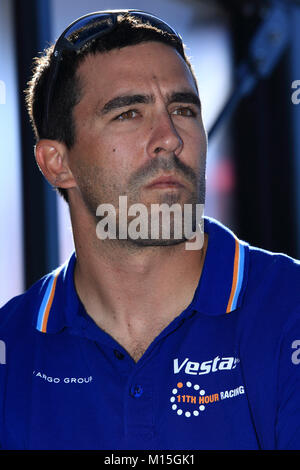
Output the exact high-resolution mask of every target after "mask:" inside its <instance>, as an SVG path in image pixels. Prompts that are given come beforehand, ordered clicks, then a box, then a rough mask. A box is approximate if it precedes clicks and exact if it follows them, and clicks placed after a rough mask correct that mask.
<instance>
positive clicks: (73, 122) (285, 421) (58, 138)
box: [0, 11, 300, 449]
mask: <svg viewBox="0 0 300 470" xmlns="http://www.w3.org/2000/svg"><path fill="white" fill-rule="evenodd" d="M27 103H28V108H29V113H30V116H31V119H32V122H33V126H34V129H35V132H36V136H37V145H36V149H35V155H36V160H37V163H38V165H39V167H40V169H41V171H42V172H43V174H44V176H45V177H46V179H47V180H48V181H49V182H50V184H52V185H53V186H55V187H57V188H59V191H60V192H61V194H62V195H63V196H64V197H65V199H66V200H67V201H68V204H69V208H70V214H71V221H72V227H73V234H74V243H75V252H76V254H75V253H74V254H73V255H72V256H71V258H70V260H68V261H67V262H66V263H65V265H63V266H62V267H61V268H58V269H57V270H56V271H54V272H53V273H50V274H49V275H47V276H45V277H44V278H43V279H41V280H40V281H38V282H37V283H36V284H35V285H34V286H33V287H32V288H31V289H29V291H28V292H26V293H25V294H23V295H21V296H19V297H17V298H14V299H12V300H11V301H10V302H9V303H8V304H7V305H6V306H4V307H3V309H1V311H0V338H1V340H2V341H3V344H5V347H6V361H5V362H6V363H5V364H2V365H1V366H0V374H1V375H0V386H1V388H0V390H1V395H0V407H1V415H0V417H1V418H0V442H1V446H2V448H4V449H296V448H299V446H300V425H299V422H300V406H299V404H300V403H299V400H300V399H299V393H298V392H299V384H300V366H299V365H298V363H299V362H300V354H298V353H299V345H300V316H299V314H300V306H299V305H300V302H299V301H300V294H299V281H300V267H299V263H298V262H297V261H295V260H293V259H291V258H289V257H288V256H285V255H281V254H272V253H269V252H266V251H263V250H260V249H256V248H253V247H250V246H249V245H248V244H247V243H245V242H242V241H240V240H238V239H237V237H236V236H235V235H234V234H233V233H232V232H231V231H229V230H228V229H226V228H225V227H223V226H222V225H221V224H219V223H217V222H216V221H214V220H212V219H208V218H206V219H205V225H204V232H205V234H204V236H201V221H200V223H199V219H198V218H197V216H195V210H194V212H193V215H192V217H190V219H191V220H190V222H191V228H192V229H191V230H190V231H189V232H188V234H187V233H185V232H184V233H183V234H181V235H180V234H178V233H180V231H179V232H178V231H177V229H178V228H182V219H181V221H179V223H178V220H177V216H178V214H179V212H180V211H179V212H174V213H173V216H172V217H170V219H169V222H168V223H166V219H164V221H162V219H160V226H159V228H160V229H164V228H166V227H165V225H166V224H167V225H168V227H167V228H169V229H170V236H169V237H163V236H162V230H160V232H159V236H153V232H152V231H151V230H150V229H149V225H147V224H148V223H150V225H151V223H152V218H153V219H155V211H154V212H153V213H152V216H153V217H151V212H150V209H152V207H153V206H154V207H156V209H157V204H158V205H162V204H167V205H168V206H169V207H170V206H171V205H173V204H176V205H177V206H176V207H177V208H178V207H179V209H182V211H184V209H185V208H186V207H192V208H193V209H197V207H198V206H200V207H201V205H202V204H203V203H204V194H205V159H206V134H205V130H204V128H203V123H202V118H201V107H200V100H199V96H198V91H197V85H196V82H195V78H194V75H193V72H192V69H191V66H190V64H189V62H188V59H187V58H186V56H185V53H184V49H183V46H182V42H181V39H180V37H179V36H178V35H177V34H176V33H175V32H174V31H173V30H172V29H171V28H170V27H169V26H168V25H167V24H165V23H164V22H162V21H161V20H159V19H157V18H155V17H153V16H151V15H148V14H145V13H143V12H133V11H129V12H127V13H126V12H125V11H122V12H119V13H118V14H117V13H116V12H114V13H103V12H102V13H101V12H99V13H96V14H92V15H89V16H86V17H84V18H81V19H79V20H77V21H76V22H75V23H74V24H72V25H71V27H70V28H68V29H67V30H66V31H65V32H64V33H63V34H62V36H61V37H60V39H59V40H58V41H57V43H56V46H55V48H54V49H53V47H52V48H50V49H49V50H48V51H46V53H45V55H44V56H43V57H42V58H40V59H38V61H37V64H36V68H35V70H34V75H33V78H32V81H31V83H30V86H29V89H28V92H27ZM120 196H122V197H123V198H124V199H120ZM124 200H125V201H126V204H127V206H126V207H127V208H128V218H127V219H126V224H127V225H126V228H127V229H128V230H126V231H124V224H123V222H122V220H121V219H122V217H123V216H122V217H121V203H123V201H124ZM120 201H121V202H120ZM136 204H138V207H139V208H140V212H141V214H142V216H141V217H140V218H139V219H138V221H139V225H140V227H139V228H140V230H141V231H142V228H143V227H144V228H145V227H146V229H145V230H144V231H143V234H144V236H143V237H137V236H136V232H138V231H136V232H134V231H133V230H131V232H130V230H129V226H130V224H131V223H132V222H134V219H133V218H132V217H133V215H135V214H136V212H135V213H134V211H133V212H130V208H132V207H133V206H134V205H136ZM135 207H136V206H135ZM103 208H104V209H106V212H105V210H103ZM110 208H114V209H115V212H112V213H111V214H110V217H107V212H109V209H110ZM143 208H146V209H147V211H146V213H145V212H143ZM149 214H150V215H149ZM112 215H115V216H116V217H115V220H113V217H112ZM106 217H107V218H106ZM99 224H100V225H99ZM101 224H103V225H101ZM122 224H123V225H122ZM104 226H106V229H107V231H106V236H105V230H104V229H103V228H104ZM151 229H152V226H151ZM129 232H130V233H129ZM116 233H117V234H118V236H116V237H115V236H114V235H115V234H116ZM124 234H125V235H124ZM130 234H131V235H130ZM121 235H122V236H121ZM126 235H127V236H126ZM151 235H152V236H151ZM199 241H200V243H199V245H194V246H193V243H197V242H199ZM188 243H189V244H191V245H192V246H189V247H188V246H187V244H188ZM195 248H196V249H195Z"/></svg>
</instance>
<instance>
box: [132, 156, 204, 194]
mask: <svg viewBox="0 0 300 470" xmlns="http://www.w3.org/2000/svg"><path fill="white" fill-rule="evenodd" d="M171 170H174V171H175V172H176V173H177V174H181V175H182V176H184V177H185V178H186V179H187V180H188V181H189V182H190V183H192V184H193V185H196V183H197V176H196V173H195V171H194V170H193V169H192V168H191V167H189V166H188V165H186V164H185V163H183V162H182V161H181V160H179V158H178V157H177V156H176V155H174V154H173V156H172V157H167V158H164V157H160V156H157V157H155V158H154V159H153V160H150V161H149V162H147V163H146V164H145V165H144V166H143V167H141V168H139V169H138V170H137V171H136V172H135V173H134V174H133V175H132V176H131V178H130V179H129V185H130V186H133V187H135V186H139V185H141V184H143V183H144V182H146V181H147V180H148V179H149V178H153V177H155V176H156V175H158V174H159V173H160V172H161V171H171Z"/></svg>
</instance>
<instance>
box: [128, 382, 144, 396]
mask: <svg viewBox="0 0 300 470" xmlns="http://www.w3.org/2000/svg"><path fill="white" fill-rule="evenodd" d="M142 393H143V388H142V386H141V385H133V386H132V387H131V389H130V394H131V396H132V397H134V398H139V397H140V396H141V395H142Z"/></svg>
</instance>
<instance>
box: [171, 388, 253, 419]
mask: <svg viewBox="0 0 300 470" xmlns="http://www.w3.org/2000/svg"><path fill="white" fill-rule="evenodd" d="M244 393H245V390H244V387H243V385H240V386H239V387H236V388H234V389H231V390H224V391H221V392H216V393H207V392H206V391H205V389H204V388H202V387H200V385H199V384H192V382H190V381H188V382H185V383H183V382H178V383H177V384H176V387H175V388H173V390H172V396H171V397H170V403H171V409H172V410H173V411H174V412H175V413H177V415H178V416H181V415H182V416H185V417H186V418H190V417H191V416H199V415H200V413H201V412H203V411H204V410H206V409H207V408H208V407H210V406H211V405H213V404H215V403H217V402H220V401H221V400H225V399H227V398H233V397H237V396H238V395H243V394H244Z"/></svg>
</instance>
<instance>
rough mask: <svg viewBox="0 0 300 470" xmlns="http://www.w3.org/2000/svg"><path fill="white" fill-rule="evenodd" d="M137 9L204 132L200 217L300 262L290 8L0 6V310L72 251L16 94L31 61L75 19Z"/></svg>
mask: <svg viewBox="0 0 300 470" xmlns="http://www.w3.org/2000/svg"><path fill="white" fill-rule="evenodd" d="M117 8H138V9H143V10H146V11H149V12H151V13H153V14H155V15H157V16H160V17H162V18H163V19H164V20H165V21H167V22H168V23H170V24H171V25H172V26H173V27H175V29H176V30H177V31H178V32H179V33H180V34H181V36H182V37H183V39H184V42H185V44H186V45H187V47H188V55H189V57H190V58H191V62H192V64H193V67H194V70H195V73H196V76H197V79H198V83H199V93H200V97H201V100H202V104H203V119H204V123H205V126H206V129H207V132H208V138H209V146H208V166H207V202H206V209H205V214H206V215H207V216H210V217H214V218H216V219H218V220H220V221H221V222H222V223H224V224H225V225H227V226H228V227H229V228H231V229H232V230H233V231H235V233H236V234H237V235H238V237H239V238H241V239H243V240H246V241H248V242H249V243H251V244H253V245H255V246H258V247H260V248H264V249H266V250H271V251H276V252H284V253H286V254H288V255H290V256H292V257H295V258H300V185H299V181H300V1H296V0H294V1H292V0H291V1H290V0H280V1H279V0H278V1H267V0H266V1H264V0H260V1H257V0H245V1H243V0H226V1H221V0H220V1H218V0H151V1H150V0H134V1H133V0H97V1H96V0H85V1H84V2H82V1H79V0H63V1H61V0H0V188H1V198H0V221H1V229H0V306H1V305H3V304H4V303H5V302H6V301H7V300H9V299H10V298H11V297H12V296H14V295H17V294H19V293H22V292H23V291H24V290H25V289H27V288H28V287H29V286H30V285H31V284H32V283H33V282H35V281H36V280H37V279H39V278H40V277H41V276H42V275H44V274H45V273H47V272H49V271H50V270H52V269H53V268H55V267H56V266H57V265H58V264H60V263H62V262H64V261H65V259H66V258H67V257H68V256H69V255H70V253H71V252H72V250H73V239H72V232H71V225H70V220H69V213H68V207H67V205H66V203H65V202H64V201H63V200H62V198H60V197H59V196H58V195H57V194H56V192H55V191H53V190H52V189H51V188H50V186H49V185H48V183H47V182H46V181H45V180H44V179H43V177H42V176H41V173H40V172H39V170H38V168H37V166H36V163H35V160H34V153H33V147H34V144H35V142H34V137H33V132H32V130H31V126H30V123H29V119H28V116H27V113H26V110H25V104H24V93H23V90H24V89H25V87H26V83H27V81H28V80H29V78H30V69H31V66H32V59H33V58H34V57H35V56H37V55H38V53H39V52H40V51H42V50H43V49H44V48H45V47H46V46H48V45H49V44H50V43H52V42H53V41H54V40H55V39H57V38H58V36H59V35H60V34H61V32H62V31H63V30H64V29H65V28H66V27H67V26H68V24H69V23H71V22H72V21H74V20H75V19H76V18H78V17H79V16H82V15H85V14H87V13H90V12H92V11H97V10H102V9H117Z"/></svg>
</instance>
